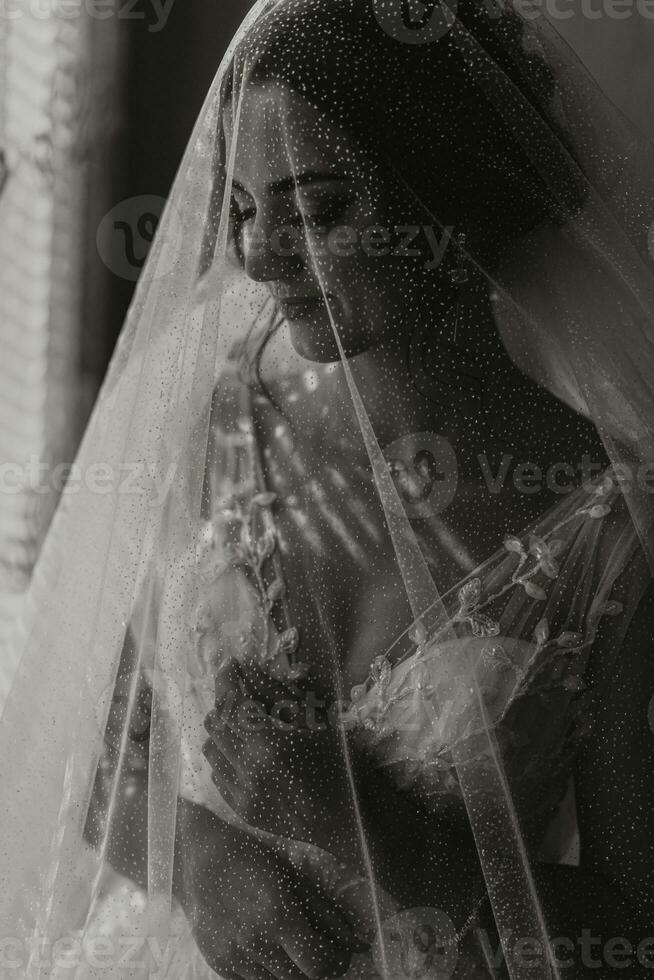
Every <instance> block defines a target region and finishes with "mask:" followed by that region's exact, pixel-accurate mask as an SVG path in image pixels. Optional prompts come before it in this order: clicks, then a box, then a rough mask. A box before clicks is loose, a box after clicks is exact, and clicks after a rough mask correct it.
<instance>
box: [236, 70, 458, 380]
mask: <svg viewBox="0 0 654 980" xmlns="http://www.w3.org/2000/svg"><path fill="white" fill-rule="evenodd" d="M223 125H224V129H225V137H226V144H227V159H229V153H230V148H231V146H232V142H233V138H234V121H233V118H232V113H231V111H226V112H225V114H224V120H223ZM236 140H237V145H236V154H235V162H234V171H233V184H232V209H233V214H234V216H235V218H234V236H235V240H236V245H237V249H238V252H239V257H240V260H241V262H242V264H243V267H244V269H245V272H246V273H247V275H248V276H249V277H250V278H251V279H253V280H256V281H258V282H265V283H266V285H267V286H268V288H269V289H270V292H271V294H272V296H273V299H274V301H275V303H276V305H277V307H278V309H279V312H280V313H281V314H282V315H283V317H284V318H285V320H286V321H287V323H288V327H289V331H290V338H291V342H292V344H293V347H294V348H295V350H296V351H297V353H298V354H300V355H301V356H302V357H305V358H307V359H309V360H312V361H322V362H327V361H335V360H338V359H339V357H340V354H339V350H338V345H337V343H336V339H335V336H334V327H335V328H336V330H337V331H338V335H339V337H340V340H341V343H342V346H343V349H344V352H345V354H347V355H350V356H352V355H354V354H358V353H361V352H363V351H365V350H368V349H370V348H372V347H376V346H379V345H381V344H394V343H397V342H398V341H399V340H400V338H401V337H402V336H403V335H404V334H406V331H407V329H411V327H410V324H411V325H412V326H415V318H416V313H417V310H416V307H417V306H421V307H424V298H425V296H424V291H425V286H426V284H428V283H430V282H433V281H434V280H435V279H437V278H438V269H437V264H438V262H437V258H438V255H437V250H438V249H439V247H440V246H441V244H442V242H443V240H444V239H443V236H442V235H440V233H439V232H437V231H434V232H433V233H432V234H431V235H430V234H429V233H428V231H427V230H426V228H425V226H424V225H420V224H418V223H417V222H416V220H415V217H414V219H413V222H412V220H411V215H410V214H409V209H410V208H411V209H412V210H413V211H414V212H415V210H416V208H415V206H412V205H409V204H407V203H406V202H402V201H401V200H400V199H399V198H398V196H397V195H394V194H393V192H392V190H391V185H390V183H389V182H387V181H385V180H384V179H383V178H381V179H380V178H379V176H378V175H377V176H376V175H375V171H374V168H373V167H372V166H371V165H370V163H366V161H365V159H364V158H363V156H362V154H361V151H360V150H359V148H358V147H357V146H356V144H354V143H353V141H352V140H351V139H350V138H349V137H348V136H347V135H346V134H344V133H342V132H340V131H338V130H337V129H335V128H334V127H333V125H332V124H331V123H328V122H327V121H326V120H325V118H324V117H323V116H322V115H321V114H320V113H319V112H318V111H317V110H316V109H314V108H313V107H312V106H310V105H309V104H308V102H306V101H305V100H304V99H303V98H302V97H301V96H299V95H297V94H295V93H294V92H292V91H290V90H289V89H288V88H287V87H285V86H282V85H280V84H278V83H266V84H257V85H253V86H250V87H249V88H248V89H247V90H246V91H245V93H244V96H243V99H242V103H241V110H240V116H239V124H238V132H237V135H236ZM402 229H405V230H402ZM411 230H414V231H415V233H414V235H413V239H412V241H411V242H410V243H408V242H407V239H408V238H409V237H410V235H411ZM411 253H413V254H411ZM418 297H420V299H421V302H420V304H418V302H417V300H418Z"/></svg>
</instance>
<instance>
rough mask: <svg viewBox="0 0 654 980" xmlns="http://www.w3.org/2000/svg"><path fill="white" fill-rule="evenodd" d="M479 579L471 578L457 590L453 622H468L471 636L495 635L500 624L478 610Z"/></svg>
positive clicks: (479, 596) (479, 595)
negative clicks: (457, 600)
mask: <svg viewBox="0 0 654 980" xmlns="http://www.w3.org/2000/svg"><path fill="white" fill-rule="evenodd" d="M480 598H481V579H478V578H473V579H471V581H470V582H466V584H465V585H463V586H462V587H461V588H460V589H459V592H458V599H459V608H458V610H457V612H456V613H455V614H454V618H453V621H454V622H455V623H468V624H469V625H470V629H471V631H472V635H473V636H497V634H498V633H499V631H500V624H499V623H496V622H495V620H494V619H491V617H490V616H486V615H485V613H482V612H480V611H479V608H478V607H479V602H480Z"/></svg>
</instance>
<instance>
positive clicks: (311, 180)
mask: <svg viewBox="0 0 654 980" xmlns="http://www.w3.org/2000/svg"><path fill="white" fill-rule="evenodd" d="M344 180H349V178H348V177H347V175H346V174H334V173H321V172H320V171H318V170H306V171H305V172H304V173H301V174H298V175H297V176H289V177H281V178H280V179H279V180H273V181H272V182H271V183H270V184H267V185H266V189H267V191H268V193H269V194H284V193H285V192H286V191H292V190H295V188H296V187H304V186H305V185H306V184H317V183H322V182H326V181H344ZM232 187H233V188H235V189H236V190H237V191H241V192H242V193H243V194H247V195H248V196H250V197H251V196H252V195H251V194H250V192H249V191H248V190H246V189H245V187H243V185H242V184H240V183H239V182H238V180H234V179H233V178H232Z"/></svg>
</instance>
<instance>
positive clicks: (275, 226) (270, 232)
mask: <svg viewBox="0 0 654 980" xmlns="http://www.w3.org/2000/svg"><path fill="white" fill-rule="evenodd" d="M241 254H242V257H243V268H244V271H245V273H246V275H247V276H248V277H249V278H250V279H253V280H255V281H256V282H270V281H272V280H276V279H289V278H293V277H294V276H296V275H298V273H301V272H302V270H303V269H304V264H305V260H304V247H303V236H302V232H301V230H300V229H299V228H297V227H291V226H290V225H284V224H283V223H281V222H280V221H275V220H273V219H272V218H267V217H266V216H265V215H262V214H261V212H259V213H258V214H257V217H256V219H255V220H254V222H253V223H252V224H251V226H250V227H249V228H247V229H246V230H245V231H244V233H243V238H242V244H241Z"/></svg>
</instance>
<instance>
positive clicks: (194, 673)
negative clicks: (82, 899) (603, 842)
mask: <svg viewBox="0 0 654 980" xmlns="http://www.w3.org/2000/svg"><path fill="white" fill-rule="evenodd" d="M218 418H219V419H220V424H219V426H218V428H217V429H214V431H213V434H212V438H213V440H214V443H219V444H220V446H221V448H222V450H223V456H222V461H223V464H224V459H225V456H224V447H225V439H226V436H227V437H228V441H230V447H231V448H230V454H231V455H230V458H231V464H230V467H229V479H228V480H227V479H225V471H224V470H223V471H222V473H221V477H220V482H219V484H218V485H216V486H214V487H213V488H211V487H210V489H211V492H210V493H209V495H208V499H210V501H211V506H210V507H209V509H208V511H207V513H206V521H205V525H204V532H203V535H202V538H201V541H200V543H199V546H198V563H197V569H198V582H199V586H200V595H201V598H200V602H199V604H198V607H197V610H196V618H195V622H194V623H193V624H191V629H190V636H191V638H192V643H193V648H194V653H193V654H192V657H191V663H192V664H195V669H191V670H189V675H188V682H187V692H186V699H185V719H184V731H183V738H182V764H181V772H180V794H181V795H182V796H185V797H186V798H188V799H190V800H192V801H193V802H195V803H199V804H201V805H203V806H205V807H207V808H209V809H210V810H212V811H213V812H215V813H217V814H218V815H220V816H222V817H223V818H225V819H227V820H230V821H235V822H239V823H240V824H241V825H242V822H241V821H239V819H238V818H237V817H236V816H235V814H234V813H233V812H232V811H231V810H230V809H229V807H228V806H227V805H226V804H225V802H224V801H223V800H222V799H221V798H220V796H219V794H218V791H217V789H216V787H215V786H214V785H213V783H212V780H211V771H210V767H209V765H208V763H207V762H206V760H205V759H204V758H203V756H202V752H201V746H202V744H203V742H204V740H205V738H206V732H205V729H204V724H203V723H204V718H205V716H206V714H207V713H208V712H209V711H210V710H211V709H212V707H213V678H214V676H215V669H216V665H217V663H218V662H220V660H221V659H222V658H223V657H224V656H225V654H226V653H229V652H230V649H231V651H232V652H233V651H234V649H238V650H240V651H241V653H244V652H247V650H248V649H250V651H252V650H256V649H258V650H260V651H262V650H263V651H264V657H266V656H270V657H272V656H273V655H277V654H279V652H280V650H283V651H284V652H285V653H286V654H287V655H288V656H289V659H290V660H293V659H294V655H295V654H296V653H297V650H298V647H300V653H301V639H302V632H303V630H302V628H301V627H300V629H298V627H297V625H296V622H295V617H294V613H295V612H296V611H297V609H298V608H299V607H298V606H297V605H296V606H294V605H293V602H292V599H293V592H294V591H295V590H296V588H298V587H299V580H298V579H297V577H295V576H294V575H291V574H289V571H288V569H289V568H293V566H292V563H291V561H290V560H289V559H292V555H291V554H290V553H289V549H290V548H291V547H292V541H291V539H290V537H289V534H288V527H289V526H290V525H289V522H288V513H289V511H292V510H293V508H294V507H295V506H296V504H295V497H294V494H293V490H294V488H293V486H292V485H288V486H285V485H284V484H283V483H282V482H281V481H280V480H279V479H278V480H277V482H276V484H275V487H274V489H273V490H271V489H270V487H269V486H268V485H267V484H266V483H265V481H263V478H262V466H261V462H262V460H261V457H260V456H259V455H258V453H259V449H258V446H257V440H256V439H255V438H254V436H253V432H252V430H251V429H247V428H246V429H240V430H239V429H238V426H237V427H236V429H234V427H232V426H229V424H227V423H226V422H225V416H224V405H223V410H222V411H221V413H220V414H219V416H218ZM237 430H238V431H237ZM253 452H254V456H253ZM328 468H329V464H328V462H326V463H325V472H327V470H328ZM278 472H279V471H278ZM244 474H245V475H244ZM209 483H210V484H211V479H210V477H209ZM352 485H353V484H351V486H352ZM217 490H220V492H217ZM226 491H227V492H226ZM295 526H296V527H298V526H299V525H298V521H297V520H296V521H295ZM280 528H282V530H281V531H280ZM284 529H285V530H284ZM417 530H418V533H419V528H418V529H417ZM301 534H302V540H303V541H304V542H305V545H307V543H308V546H310V545H311V542H312V541H313V542H314V545H315V547H316V548H318V547H319V534H318V533H316V535H314V537H313V538H312V535H311V527H310V526H309V527H307V523H306V521H305V523H304V524H302V525H301ZM625 577H627V578H628V580H629V582H631V583H633V587H632V588H630V589H629V590H628V591H629V596H630V600H629V603H628V604H627V606H625V604H624V603H622V602H620V601H618V600H617V599H616V598H614V596H613V592H614V588H615V586H616V583H618V582H619V581H620V580H623V579H624V578H625ZM647 581H648V577H647V575H646V574H645V562H644V558H643V557H642V555H641V552H640V549H639V545H638V541H637V537H636V534H635V531H634V529H633V526H632V523H631V520H630V518H629V514H628V509H627V507H626V504H625V501H624V499H623V496H622V493H621V489H620V486H619V484H618V483H617V481H616V480H614V479H613V478H612V476H611V474H610V473H608V472H607V473H605V474H603V475H601V476H600V477H598V478H597V479H596V480H595V481H594V482H593V483H592V484H589V485H587V486H585V487H583V488H581V489H579V490H577V491H574V492H573V493H571V494H569V495H567V496H566V497H565V498H564V499H563V500H562V502H561V503H560V505H559V506H557V507H556V508H555V509H553V510H551V511H550V512H548V513H547V514H545V515H544V516H543V517H542V519H541V520H539V521H538V523H537V524H536V525H534V526H533V527H532V528H529V529H527V531H526V532H525V533H523V534H516V535H512V536H507V537H506V538H505V540H504V542H503V543H502V544H501V546H500V547H499V548H498V550H497V551H496V552H495V554H493V555H492V556H491V557H490V558H489V559H488V560H487V561H486V562H484V563H483V564H482V565H481V566H480V567H479V568H478V569H476V570H475V572H474V573H472V574H470V575H468V576H467V577H466V578H465V579H464V580H463V581H461V582H460V583H459V584H458V585H457V586H456V587H455V588H454V589H452V590H450V591H449V592H448V593H447V594H446V595H445V596H444V597H443V606H444V609H445V613H446V615H445V617H443V614H442V611H440V612H439V614H438V615H434V611H433V610H432V611H429V612H428V613H427V614H426V615H425V616H424V617H422V618H421V620H420V621H418V622H412V623H410V624H409V625H408V626H407V628H406V629H405V630H404V631H403V632H402V633H401V634H400V635H399V636H398V637H397V639H396V640H395V642H394V643H393V644H392V645H391V646H390V648H388V649H385V650H380V651H379V650H378V651H377V652H376V654H375V652H374V651H373V653H372V655H371V657H370V662H371V668H370V673H369V677H368V679H367V680H366V682H365V683H363V684H357V685H355V687H354V688H353V689H352V690H351V698H350V703H349V705H348V706H347V708H346V710H345V713H344V719H345V721H346V723H347V724H348V726H349V727H350V728H351V730H352V733H353V737H354V738H355V739H357V740H359V741H360V743H361V745H362V746H363V747H364V748H365V749H366V750H367V751H368V752H370V753H371V754H372V756H373V757H374V759H375V760H376V763H377V765H379V766H380V767H384V768H385V769H386V770H387V771H388V773H389V774H391V775H392V778H393V780H394V782H395V784H396V785H397V787H398V788H399V789H400V790H402V789H404V788H412V789H414V790H418V791H419V792H420V794H421V795H424V796H425V797H428V798H429V800H430V801H431V804H432V805H433V806H434V807H458V808H462V806H463V803H462V798H461V792H460V788H459V783H458V779H457V770H456V768H455V766H454V762H453V757H454V756H456V759H457V764H458V765H459V766H460V765H461V764H462V761H463V764H464V765H465V764H466V760H468V761H469V763H470V764H474V765H478V764H479V762H480V758H481V761H482V764H483V752H484V751H485V749H484V746H485V744H486V742H485V739H484V738H482V737H481V735H482V732H483V730H484V727H485V726H487V725H488V726H489V727H490V728H491V729H492V731H493V733H494V737H495V739H496V740H497V742H498V743H499V744H500V746H501V749H502V754H503V758H504V760H505V766H506V770H507V778H508V781H509V784H510V787H511V791H512V795H513V798H514V801H515V803H516V808H517V811H518V814H519V817H520V819H521V822H522V824H523V829H524V831H525V834H526V837H527V839H528V842H529V844H530V846H532V848H533V853H534V854H535V855H536V856H537V857H538V858H540V859H541V860H549V861H554V862H560V863H572V864H574V863H577V862H578V857H579V855H578V831H577V825H576V814H575V800H574V776H573V768H574V759H575V753H576V751H577V747H578V745H579V744H580V741H581V740H582V739H584V738H588V737H592V731H591V730H590V729H589V725H588V717H587V709H588V705H589V697H590V696H591V693H592V692H589V691H588V690H586V683H585V679H584V675H585V672H586V667H587V664H588V660H589V657H590V655H591V651H592V649H593V646H594V644H596V643H599V642H601V643H607V644H610V645H611V647H612V649H614V651H615V657H616V659H617V658H618V657H619V650H620V644H621V642H622V638H623V636H624V633H625V631H626V628H627V626H628V623H629V620H630V616H631V614H632V612H633V610H634V609H635V607H636V605H637V602H638V600H639V598H640V595H641V593H642V589H643V588H644V586H645V584H646V582H647ZM155 606H156V603H155V604H150V605H149V610H150V614H151V612H152V609H153V608H154V607H155ZM226 611H227V613H226ZM142 614H143V610H139V609H138V608H137V609H136V610H135V616H134V621H135V623H138V618H139V615H142ZM136 631H137V632H138V633H140V635H142V636H145V637H146V638H147V637H149V638H150V643H151V650H150V651H149V652H148V651H146V655H145V659H144V662H145V663H148V662H154V655H155V645H156V643H155V636H156V629H155V626H154V624H153V625H152V629H150V630H148V628H147V623H146V624H145V628H144V626H143V624H141V625H140V626H139V627H138V629H137V630H136ZM295 659H297V658H295ZM471 663H473V664H474V669H475V674H476V678H477V683H478V684H479V687H480V690H481V692H482V695H483V703H484V706H485V717H484V718H483V719H482V718H481V717H480V715H479V711H478V708H476V707H475V700H474V698H472V697H471V691H470V686H469V680H468V678H469V677H470V664H471ZM248 829H249V831H250V832H251V833H253V834H257V835H258V836H260V837H262V838H264V839H265V837H266V835H265V834H261V833H260V832H259V831H256V830H254V829H253V828H248ZM288 850H289V856H290V857H291V859H292V860H294V861H295V862H296V863H298V864H300V865H303V866H304V867H306V868H307V869H308V870H309V872H310V873H311V874H313V875H315V876H316V877H318V878H322V879H323V880H328V879H329V877H330V874H331V873H332V869H333V868H335V867H336V864H335V862H334V861H333V859H331V858H330V857H329V856H328V855H326V854H325V852H323V851H321V850H319V849H318V848H315V847H311V846H310V845H302V844H297V843H290V842H289V845H288ZM351 886H352V887H356V886H357V880H356V879H353V880H352V882H351ZM381 903H382V910H383V914H384V916H386V917H387V918H388V919H389V920H392V918H393V916H394V915H395V914H396V913H397V912H398V909H399V906H398V904H397V903H396V902H395V901H394V899H393V898H392V896H390V895H385V894H382V895H381ZM437 904H438V899H437V896H435V897H434V905H435V906H436V905H437ZM144 914H145V901H144V896H143V895H142V893H141V892H140V891H139V890H138V889H137V888H135V887H134V886H133V885H132V884H131V883H129V882H127V881H126V880H124V879H121V878H120V877H119V876H117V875H113V873H111V872H109V871H108V872H107V875H106V882H105V884H104V887H103V891H102V894H101V896H100V897H99V900H98V901H97V902H96V906H95V922H96V926H97V931H98V932H99V933H100V934H103V935H107V934H108V935H111V933H112V931H117V932H118V933H119V934H120V935H124V934H125V929H126V921H129V923H130V924H131V926H132V927H133V928H134V930H135V932H137V933H138V930H139V928H141V926H140V925H139V916H140V917H141V918H142V917H143V916H144ZM173 918H174V923H175V925H174V929H173V933H174V934H175V935H176V937H177V941H176V945H175V952H174V956H172V958H171V959H170V960H169V962H168V963H167V964H166V968H165V969H164V970H163V972H162V973H161V976H165V977H175V980H200V978H204V977H213V976H215V974H214V973H213V972H212V971H211V970H210V969H209V968H208V967H207V966H206V964H205V962H204V960H203V959H202V957H201V956H200V954H199V952H198V950H197V948H196V946H195V943H194V941H193V938H192V936H191V933H190V929H189V927H188V925H187V923H186V921H185V919H184V916H183V913H182V912H181V909H179V908H178V907H175V909H174V913H173ZM468 925H470V923H469V924H468ZM372 926H373V922H372V917H371V913H370V912H368V911H367V910H366V909H365V908H364V907H362V911H361V922H360V931H361V933H362V935H365V934H368V935H371V934H372ZM480 969H481V967H480V961H479V958H478V951H475V950H474V949H473V950H472V951H470V952H469V953H468V954H466V955H463V956H461V957H460V960H459V966H458V967H457V971H456V972H455V973H454V974H453V975H454V976H455V977H461V978H463V977H466V976H481V975H486V974H482V973H480V972H479V970H480ZM466 971H468V972H466ZM475 971H477V972H475ZM104 975H105V974H103V976H104ZM118 975H121V974H118ZM129 975H130V976H133V977H134V978H140V976H141V974H139V973H138V971H135V972H133V973H131V974H129ZM143 975H144V976H145V975H146V974H143ZM377 975H378V972H377V970H376V967H375V964H374V958H371V956H370V955H368V954H365V955H361V956H357V957H355V960H354V961H353V964H352V967H351V969H350V971H349V973H348V977H350V978H352V980H354V978H368V977H374V976H377ZM78 976H79V977H80V980H82V978H84V977H90V976H93V973H92V971H88V970H87V972H86V973H80V974H78Z"/></svg>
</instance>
